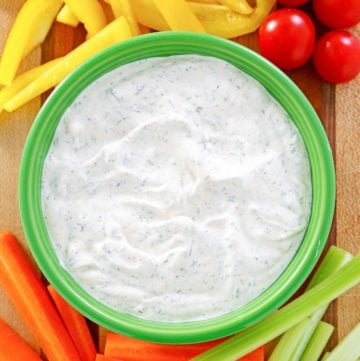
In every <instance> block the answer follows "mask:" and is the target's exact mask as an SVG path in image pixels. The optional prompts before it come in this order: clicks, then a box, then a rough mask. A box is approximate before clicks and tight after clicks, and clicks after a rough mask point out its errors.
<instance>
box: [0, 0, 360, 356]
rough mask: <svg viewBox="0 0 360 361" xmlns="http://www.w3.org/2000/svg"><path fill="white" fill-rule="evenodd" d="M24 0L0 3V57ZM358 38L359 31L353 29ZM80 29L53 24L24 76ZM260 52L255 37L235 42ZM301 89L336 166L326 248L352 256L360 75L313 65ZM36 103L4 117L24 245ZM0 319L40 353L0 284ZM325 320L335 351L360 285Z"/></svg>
mask: <svg viewBox="0 0 360 361" xmlns="http://www.w3.org/2000/svg"><path fill="white" fill-rule="evenodd" d="M23 2H24V1H23V0H1V2H0V52H1V51H2V48H3V44H4V40H5V38H6V36H7V33H8V31H9V28H10V26H11V24H12V23H13V20H14V17H15V15H16V13H17V11H18V9H19V8H20V6H21V5H22V4H23ZM352 31H353V32H355V33H357V35H358V36H359V37H360V26H358V27H357V28H356V29H352ZM84 36H85V33H84V30H83V29H82V28H81V27H78V28H76V29H73V28H70V27H67V26H64V25H61V24H55V26H54V27H53V29H52V31H51V33H50V34H49V36H48V38H47V39H46V41H45V43H44V44H43V45H42V47H41V49H37V50H35V51H34V52H33V53H32V54H31V55H30V56H29V57H28V58H27V59H26V60H25V61H24V62H23V64H22V68H21V71H24V70H25V69H27V68H30V67H32V66H35V65H37V64H40V62H45V61H47V60H49V59H51V58H53V57H58V56H61V55H63V54H65V53H67V52H68V51H70V50H71V49H72V48H73V47H74V46H76V45H78V44H79V43H80V42H81V41H83V39H84ZM237 41H238V42H240V43H242V44H244V45H246V46H248V47H250V48H252V49H255V50H257V41H256V36H255V35H254V34H252V35H249V36H244V37H241V38H239V39H237ZM289 75H290V77H291V78H292V79H293V80H294V81H295V82H296V83H297V85H298V86H299V87H300V88H301V89H302V90H303V92H304V93H305V95H306V96H307V97H308V98H309V100H310V102H311V103H312V105H313V106H314V108H315V110H316V111H317V113H318V115H319V117H320V119H321V120H322V123H323V125H324V128H325V130H326V132H327V135H328V138H329V142H330V145H331V147H332V150H333V154H334V158H335V162H336V173H337V176H336V179H337V204H336V214H335V218H334V223H333V227H332V231H331V234H330V237H329V241H328V245H327V247H329V246H330V245H331V244H336V245H338V246H340V247H342V248H344V249H346V250H348V251H350V252H352V253H356V252H359V244H360V227H359V220H360V197H359V196H360V181H359V179H360V149H359V144H360V126H359V124H360V122H359V117H360V76H358V77H357V79H355V80H353V81H352V82H350V83H348V84H345V85H339V86H336V87H334V86H331V85H328V84H325V83H323V82H322V81H321V79H320V78H319V77H318V76H317V75H316V73H315V72H314V69H313V67H312V65H311V64H308V65H307V66H305V67H304V68H302V69H300V70H296V71H293V72H290V73H289ZM45 97H46V95H45V96H43V98H42V99H36V100H34V101H32V102H31V103H29V104H27V105H25V106H24V107H22V108H21V109H19V110H17V111H16V112H13V113H11V114H8V113H6V112H3V113H2V114H0V169H1V177H0V232H1V231H4V230H11V231H12V232H13V233H15V235H16V236H17V237H18V238H19V240H20V241H21V242H22V243H23V244H24V245H25V246H26V240H25V238H24V235H23V231H22V227H21V222H20V218H19V211H18V199H17V181H18V170H19V161H20V157H21V152H22V149H23V145H24V142H25V139H26V136H27V134H28V131H29V128H30V126H31V124H32V122H33V120H34V117H35V115H36V113H37V111H38V110H39V108H40V105H41V101H43V100H44V99H45ZM0 317H1V318H2V319H5V320H6V321H7V322H8V323H9V324H10V325H11V326H13V327H14V329H16V330H17V331H18V332H19V333H20V334H21V335H22V336H23V337H24V338H25V339H26V340H27V341H28V342H29V343H30V344H31V345H32V346H33V347H34V349H36V350H39V348H38V345H37V344H36V341H35V340H34V339H33V337H32V335H31V332H29V330H28V329H27V328H26V326H25V325H24V324H23V323H22V321H21V319H19V317H18V315H17V312H16V310H15V309H14V308H13V306H12V305H11V302H10V301H9V300H8V299H7V297H6V295H5V294H4V292H3V291H2V289H1V285H0ZM325 318H326V320H327V321H328V322H331V323H332V324H334V325H335V326H336V331H335V333H334V335H333V337H332V339H331V341H330V344H329V348H332V347H333V346H334V345H335V344H336V343H337V342H338V340H340V339H342V337H343V336H344V334H346V333H347V332H348V331H349V330H350V329H351V328H352V327H353V326H354V325H355V324H356V323H358V322H359V321H360V286H358V287H356V288H354V289H353V290H351V291H350V292H348V293H347V294H345V295H344V296H342V297H340V298H339V299H338V300H337V301H335V302H334V303H333V304H332V305H331V306H330V308H329V310H328V312H327V314H326V316H325Z"/></svg>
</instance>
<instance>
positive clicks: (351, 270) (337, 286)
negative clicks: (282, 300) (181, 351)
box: [192, 253, 360, 361]
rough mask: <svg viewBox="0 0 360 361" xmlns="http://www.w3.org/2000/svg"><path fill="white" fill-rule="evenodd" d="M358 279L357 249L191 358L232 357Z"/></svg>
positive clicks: (218, 360)
mask: <svg viewBox="0 0 360 361" xmlns="http://www.w3.org/2000/svg"><path fill="white" fill-rule="evenodd" d="M359 282H360V253H359V254H357V255H356V256H355V257H354V258H353V259H351V260H350V261H349V262H348V263H347V264H346V265H344V266H343V267H341V268H340V269H339V270H338V271H337V272H336V273H335V274H334V275H332V276H331V277H327V278H325V279H324V280H323V281H322V282H320V283H319V284H318V285H316V286H314V287H313V288H312V289H310V290H309V291H307V292H306V293H304V294H303V295H301V296H299V297H298V298H297V299H295V300H294V301H292V302H291V303H289V304H287V305H286V306H284V307H283V308H281V309H280V310H278V311H276V312H274V313H272V314H271V315H269V316H267V317H266V318H265V319H263V320H262V321H260V322H258V323H257V324H255V325H253V326H251V327H249V328H247V329H245V330H244V331H242V332H240V333H238V334H237V335H235V336H234V337H232V338H230V339H229V340H227V341H225V342H223V343H222V344H220V345H219V346H216V347H214V348H212V349H210V350H208V351H206V352H204V353H202V354H201V355H199V356H197V357H195V358H193V359H192V360H193V361H204V360H206V361H232V360H236V359H237V358H239V357H242V356H245V355H246V354H248V353H249V352H251V351H253V350H255V349H256V348H258V347H260V346H261V345H264V344H265V343H267V342H269V341H271V340H273V339H274V338H276V337H278V336H279V335H281V334H282V333H284V332H285V331H287V330H289V329H290V328H291V327H293V326H295V325H296V324H297V323H299V322H300V321H302V320H303V319H304V318H305V317H308V316H309V315H311V314H312V313H314V312H315V311H316V310H317V309H318V308H319V307H320V306H323V305H326V304H327V303H329V302H331V301H332V300H334V299H335V298H337V297H338V296H340V295H341V294H343V293H344V292H346V291H347V290H349V289H350V288H351V287H353V286H355V285H356V284H358V283H359Z"/></svg>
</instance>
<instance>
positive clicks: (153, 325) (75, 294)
mask: <svg viewBox="0 0 360 361" xmlns="http://www.w3.org/2000/svg"><path fill="white" fill-rule="evenodd" d="M178 54H199V55H205V56H213V57H216V58H219V59H223V60H225V61H227V62H229V63H231V64H233V65H234V66H236V67H237V68H239V69H241V70H243V71H244V72H245V73H247V74H249V75H250V76H252V77H253V78H255V79H256V80H258V81H259V82H260V83H261V84H263V85H264V86H265V88H266V89H267V90H268V91H269V93H271V94H272V95H273V96H274V97H275V98H276V99H277V100H278V102H279V103H280V104H281V105H282V106H283V108H284V109H285V110H286V111H287V112H288V114H289V115H290V117H291V118H292V120H293V121H294V123H295V124H296V126H297V128H298V129H299V131H300V133H301V135H302V137H303V139H304V142H305V145H306V148H307V151H308V154H309V159H310V167H311V178H312V189H313V199H312V209H311V217H310V223H309V225H308V228H307V231H306V234H305V236H304V239H303V240H302V243H301V245H300V247H299V249H298V251H297V253H296V255H295V256H294V258H293V259H292V261H291V262H290V264H289V265H288V267H287V268H286V270H285V271H284V272H283V273H282V274H281V276H280V277H279V278H278V279H277V281H276V282H275V283H274V284H273V285H272V286H270V287H269V288H268V289H267V290H266V291H265V292H263V293H262V294H261V295H260V296H259V297H257V298H256V299H255V300H253V301H252V302H250V303H249V304H247V305H245V306H243V307H241V308H239V309H237V310H235V311H233V312H230V313H227V314H225V315H223V316H219V317H216V318H212V319H209V320H204V321H195V322H184V323H165V322H153V321H147V320H142V319H140V318H137V317H134V316H131V315H128V314H124V313H121V312H117V311H114V310H112V309H110V308H109V307H107V306H105V305H104V304H102V303H101V302H99V301H97V300H96V299H94V298H93V297H91V296H90V295H89V294H88V293H86V292H85V291H84V290H83V289H82V288H81V287H80V286H79V285H78V284H77V283H76V282H75V281H74V279H73V278H72V277H71V275H70V274H68V273H67V272H66V271H65V270H64V269H63V268H62V267H61V266H60V264H59V261H58V259H57V257H56V254H55V252H54V249H53V247H52V244H51V241H50V239H49V235H48V232H47V229H46V225H45V222H44V217H43V213H42V207H41V177H42V169H43V165H44V161H45V157H46V155H47V152H48V149H49V147H50V144H51V142H52V138H53V136H54V132H55V130H56V127H57V124H58V122H59V120H60V119H61V116H62V114H63V113H64V112H65V110H66V109H67V107H68V106H69V105H70V104H71V103H72V102H73V101H74V99H75V98H76V97H77V96H78V95H79V93H80V92H81V91H82V90H83V89H84V88H85V87H87V86H88V85H89V84H90V83H92V82H93V81H94V80H96V79H97V78H99V77H100V76H102V75H103V74H105V73H107V72H109V71H111V70H113V69H115V68H117V67H119V66H121V65H124V64H127V63H130V62H133V61H136V60H140V59H144V58H149V57H159V56H169V55H178ZM19 198H20V213H21V219H22V224H23V226H24V231H25V234H26V238H27V240H28V242H29V245H30V249H31V251H32V253H33V255H34V257H35V259H36V261H37V263H38V265H39V266H40V268H41V270H42V272H43V273H44V275H45V276H46V278H47V279H48V280H49V282H50V283H52V284H53V285H54V287H55V288H56V289H57V290H58V292H59V293H60V294H61V295H62V296H63V297H64V298H65V299H66V300H67V301H68V302H69V303H70V304H71V305H73V306H74V307H75V308H76V309H78V310H79V311H80V312H81V313H83V314H84V315H85V316H86V317H88V318H89V319H91V320H92V321H94V322H96V323H98V324H100V325H101V326H104V327H106V328H108V329H110V330H113V331H115V332H120V333H123V334H126V335H129V336H133V337H136V338H139V339H143V340H149V341H154V342H160V343H194V342H201V341H207V340H212V339H217V338H220V337H224V336H227V335H231V334H233V333H235V332H237V331H240V330H241V329H243V328H245V327H248V326H250V325H252V324H254V323H255V322H257V321H259V320H260V319H262V318H263V317H265V316H266V315H267V314H269V313H270V312H273V311H274V310H275V309H277V308H278V307H279V306H281V305H282V304H284V302H286V301H287V300H288V299H289V297H290V296H291V295H293V294H294V292H295V291H296V290H297V289H298V288H299V287H300V285H301V284H302V283H303V282H304V280H305V278H306V277H307V276H308V275H309V273H310V272H311V270H312V269H313V267H314V266H315V264H316V262H317V260H318V258H319V256H320V253H321V252H322V250H323V248H324V246H325V243H326V239H327V237H328V234H329V231H330V227H331V222H332V217H333V212H334V203H335V175H334V165H333V159H332V155H331V150H330V146H329V143H328V140H327V137H326V134H325V132H324V129H323V127H322V125H321V122H320V120H319V118H318V117H317V115H316V113H315V111H314V109H313V108H312V107H311V105H310V103H309V101H308V100H307V99H306V97H305V96H304V95H303V93H302V92H301V91H300V90H299V88H298V87H297V86H296V85H295V84H294V83H293V82H292V81H291V80H290V79H289V78H288V77H287V76H286V75H285V74H284V73H283V72H281V71H280V70H279V69H278V68H276V67H275V66H274V65H272V64H271V63H269V62H268V61H266V60H265V59H264V58H262V57H261V56H259V55H258V54H256V53H254V52H252V51H251V50H249V49H247V48H245V47H242V46H240V45H238V44H236V43H234V42H230V41H227V40H223V39H220V38H217V37H213V36H209V35H202V34H195V33H187V32H162V33H156V34H148V35H144V36H139V37H136V38H134V39H130V40H127V41H124V42H122V43H120V44H117V45H114V46H112V47H110V48H108V49H106V50H104V51H102V52H100V53H99V54H97V55H96V56H94V57H93V58H91V59H90V60H88V61H87V62H85V63H84V64H83V65H81V66H80V67H78V68H77V69H76V70H75V71H74V72H73V73H71V74H70V75H69V76H68V77H67V78H66V79H65V80H64V81H63V82H62V83H61V84H60V85H59V86H58V87H57V88H56V90H55V91H54V92H53V93H52V95H51V96H50V97H49V99H48V100H47V102H46V103H45V104H44V106H43V107H42V109H41V110H40V112H39V114H38V116H37V118H36V120H35V123H34V125H33V127H32V129H31V131H30V134H29V137H28V139H27V142H26V145H25V149H24V153H23V156H22V161H21V169H20V184H19Z"/></svg>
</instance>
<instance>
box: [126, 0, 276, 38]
mask: <svg viewBox="0 0 360 361" xmlns="http://www.w3.org/2000/svg"><path fill="white" fill-rule="evenodd" d="M274 3H275V0H257V2H256V7H255V9H254V11H253V12H252V13H251V14H250V15H242V14H237V13H235V12H233V11H231V10H230V9H229V8H228V7H227V6H223V5H213V4H203V3H197V2H194V1H189V2H188V4H189V5H190V7H191V9H192V11H193V12H194V13H195V14H196V15H197V17H198V18H199V20H200V22H201V23H202V25H203V26H204V28H205V30H206V32H208V33H210V34H213V35H217V36H221V37H223V38H228V39H231V38H236V37H238V36H240V35H244V34H248V33H251V32H253V31H255V30H256V29H257V28H258V27H259V26H260V24H261V22H262V21H263V19H264V18H265V17H266V15H268V13H269V12H270V10H271V9H272V7H273V6H274ZM132 5H133V9H134V13H135V17H136V19H137V21H138V22H139V23H141V24H144V25H146V26H148V27H149V28H151V29H155V30H160V31H162V30H169V25H167V23H166V21H165V19H164V17H163V16H162V15H161V13H160V12H159V11H158V9H157V8H156V6H155V4H154V2H153V0H132Z"/></svg>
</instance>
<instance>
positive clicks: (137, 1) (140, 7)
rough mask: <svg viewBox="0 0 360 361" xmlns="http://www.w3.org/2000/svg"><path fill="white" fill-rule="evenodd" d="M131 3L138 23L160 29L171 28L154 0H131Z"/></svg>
mask: <svg viewBox="0 0 360 361" xmlns="http://www.w3.org/2000/svg"><path fill="white" fill-rule="evenodd" d="M131 5H132V8H133V10H134V14H135V19H136V20H137V22H138V23H140V24H142V25H145V26H147V27H148V28H150V29H155V30H159V31H164V30H170V27H169V25H168V23H167V22H166V20H165V19H164V17H163V16H162V14H161V12H160V11H159V10H158V8H157V7H156V6H155V4H154V2H153V0H131Z"/></svg>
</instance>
